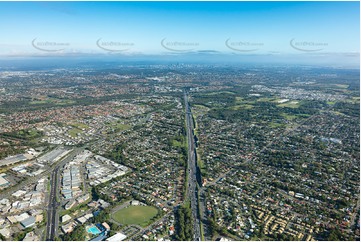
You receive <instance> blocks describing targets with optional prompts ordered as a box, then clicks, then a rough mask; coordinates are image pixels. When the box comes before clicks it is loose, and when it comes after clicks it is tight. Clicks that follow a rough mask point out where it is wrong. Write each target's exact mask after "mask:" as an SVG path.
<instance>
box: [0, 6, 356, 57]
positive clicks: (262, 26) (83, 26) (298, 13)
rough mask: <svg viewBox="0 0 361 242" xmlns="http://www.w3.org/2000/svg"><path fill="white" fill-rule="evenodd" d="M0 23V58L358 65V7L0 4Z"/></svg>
mask: <svg viewBox="0 0 361 242" xmlns="http://www.w3.org/2000/svg"><path fill="white" fill-rule="evenodd" d="M0 16H2V17H1V20H2V21H1V22H0V35H1V36H2V38H1V41H0V56H2V57H9V56H13V57H18V56H54V55H55V56H64V55H65V56H74V55H75V56H76V55H98V54H105V55H108V54H112V55H121V56H141V55H185V54H186V55H189V54H195V53H200V54H204V55H215V54H222V55H223V54H226V55H227V54H232V55H260V56H270V55H271V56H279V55H283V56H292V55H300V54H301V55H303V56H305V55H306V56H310V57H312V56H318V57H321V58H322V57H325V58H326V57H327V56H333V58H336V59H339V57H340V56H342V58H346V59H347V58H348V59H350V58H351V59H352V61H351V62H354V61H357V62H359V51H360V50H359V46H360V38H359V35H360V25H359V17H360V12H359V2H0ZM346 62H347V61H346Z"/></svg>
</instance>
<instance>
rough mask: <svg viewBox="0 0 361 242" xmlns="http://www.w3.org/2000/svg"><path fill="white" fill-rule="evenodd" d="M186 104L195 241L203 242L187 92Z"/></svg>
mask: <svg viewBox="0 0 361 242" xmlns="http://www.w3.org/2000/svg"><path fill="white" fill-rule="evenodd" d="M184 103H185V112H186V125H187V128H186V131H187V140H188V194H187V195H188V197H189V200H190V202H191V209H192V216H193V218H194V221H193V226H194V229H193V230H194V238H193V239H194V240H201V224H200V223H201V221H200V213H199V206H198V202H199V201H198V185H197V163H196V152H195V144H194V134H193V129H194V128H193V119H192V111H191V108H190V106H189V102H188V96H187V92H186V91H185V92H184Z"/></svg>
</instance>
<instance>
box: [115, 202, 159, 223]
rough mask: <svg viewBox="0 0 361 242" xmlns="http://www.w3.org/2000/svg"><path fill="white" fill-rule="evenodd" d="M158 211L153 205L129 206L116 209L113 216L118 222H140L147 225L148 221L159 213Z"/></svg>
mask: <svg viewBox="0 0 361 242" xmlns="http://www.w3.org/2000/svg"><path fill="white" fill-rule="evenodd" d="M157 213H158V211H157V209H156V208H155V207H151V206H129V207H127V208H123V209H120V210H118V211H116V212H115V213H114V214H113V215H112V217H113V219H114V220H115V221H117V222H118V223H121V224H124V225H128V224H138V225H140V226H146V225H147V223H148V221H149V220H150V219H152V218H153V217H155V216H156V215H157Z"/></svg>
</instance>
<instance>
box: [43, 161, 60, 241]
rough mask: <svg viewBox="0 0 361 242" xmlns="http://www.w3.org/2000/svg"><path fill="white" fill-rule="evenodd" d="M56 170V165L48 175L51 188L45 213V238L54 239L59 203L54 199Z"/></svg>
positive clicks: (56, 181)
mask: <svg viewBox="0 0 361 242" xmlns="http://www.w3.org/2000/svg"><path fill="white" fill-rule="evenodd" d="M58 172H59V166H57V167H56V168H55V169H54V171H53V172H52V173H51V177H50V186H51V189H50V194H49V204H48V213H47V225H46V240H54V238H55V235H56V232H57V231H56V229H57V227H58V217H57V208H58V206H59V203H58V202H57V200H56V196H57V191H58Z"/></svg>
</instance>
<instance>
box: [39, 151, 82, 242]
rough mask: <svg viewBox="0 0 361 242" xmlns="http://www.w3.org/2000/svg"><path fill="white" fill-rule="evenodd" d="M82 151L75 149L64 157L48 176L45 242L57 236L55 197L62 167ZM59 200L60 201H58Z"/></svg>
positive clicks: (57, 220)
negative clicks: (48, 190)
mask: <svg viewBox="0 0 361 242" xmlns="http://www.w3.org/2000/svg"><path fill="white" fill-rule="evenodd" d="M82 150H83V149H82V148H77V149H75V150H73V151H72V152H71V153H69V154H68V155H67V156H65V158H64V159H62V160H61V162H59V163H58V164H57V165H56V167H55V168H54V170H53V172H52V173H51V176H50V194H49V203H48V207H47V224H46V237H45V239H46V240H50V241H54V238H55V237H56V236H57V233H58V231H57V230H58V228H59V213H58V207H59V206H60V203H59V202H58V201H57V195H58V191H59V184H60V176H59V174H60V171H61V170H62V168H63V167H64V165H65V164H66V163H67V162H69V161H71V160H72V159H73V158H74V157H75V156H76V155H78V154H79V153H80V152H81V151H82ZM59 200H60V199H59Z"/></svg>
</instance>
